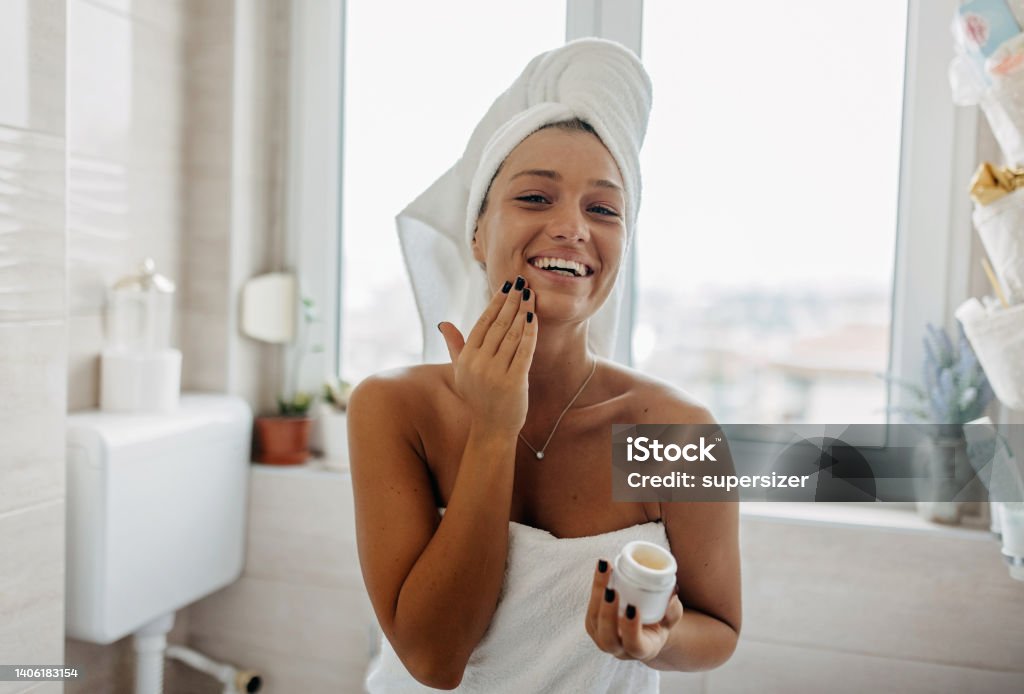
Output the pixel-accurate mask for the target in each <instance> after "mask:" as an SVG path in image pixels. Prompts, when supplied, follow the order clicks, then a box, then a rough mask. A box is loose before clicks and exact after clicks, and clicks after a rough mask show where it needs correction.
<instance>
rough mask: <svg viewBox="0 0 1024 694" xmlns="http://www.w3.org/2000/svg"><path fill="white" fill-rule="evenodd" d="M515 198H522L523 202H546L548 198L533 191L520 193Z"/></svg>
mask: <svg viewBox="0 0 1024 694" xmlns="http://www.w3.org/2000/svg"><path fill="white" fill-rule="evenodd" d="M516 200H522V201H523V202H547V201H548V199H547V198H545V197H544V196H543V195H537V194H536V193H533V194H531V195H520V196H519V197H518V198H516Z"/></svg>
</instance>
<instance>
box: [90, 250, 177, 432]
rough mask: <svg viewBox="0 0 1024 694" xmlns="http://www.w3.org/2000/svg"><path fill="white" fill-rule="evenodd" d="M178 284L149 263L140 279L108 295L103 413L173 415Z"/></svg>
mask: <svg viewBox="0 0 1024 694" xmlns="http://www.w3.org/2000/svg"><path fill="white" fill-rule="evenodd" d="M174 290H175V287H174V283H173V282H172V281H171V280H169V279H167V278H166V277H164V276H163V275H160V274H158V273H157V271H156V264H155V263H154V262H153V259H152V258H146V259H145V260H144V261H143V262H142V264H141V266H140V267H139V270H138V272H137V273H136V274H133V275H129V276H127V277H123V278H121V279H120V280H118V281H117V282H115V283H114V285H113V286H112V287H111V288H110V290H109V291H108V293H107V326H106V327H107V330H106V347H105V348H104V350H103V354H102V357H101V366H100V384H101V385H100V408H101V409H103V410H105V411H108V412H172V411H174V410H175V409H177V407H178V395H179V393H180V390H181V352H180V351H178V350H176V349H173V348H172V347H171V325H172V322H173V320H174Z"/></svg>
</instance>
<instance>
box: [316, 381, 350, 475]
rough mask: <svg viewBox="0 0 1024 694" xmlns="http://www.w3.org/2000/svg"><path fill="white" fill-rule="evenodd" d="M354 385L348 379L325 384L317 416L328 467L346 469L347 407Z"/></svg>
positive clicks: (322, 450) (322, 451)
mask: <svg viewBox="0 0 1024 694" xmlns="http://www.w3.org/2000/svg"><path fill="white" fill-rule="evenodd" d="M351 392H352V385H351V384H350V383H348V381H343V380H337V379H332V380H330V381H328V382H327V383H325V384H324V388H323V393H322V395H321V399H320V405H319V410H318V415H319V416H318V417H317V422H316V424H317V427H318V428H319V434H320V435H319V442H320V452H321V454H323V457H324V465H325V466H326V467H328V468H334V469H344V467H345V464H344V461H345V459H346V453H347V451H348V431H347V426H348V425H347V423H346V421H345V409H346V408H347V407H348V396H349V394H350V393H351Z"/></svg>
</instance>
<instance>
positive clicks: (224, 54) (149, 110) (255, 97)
mask: <svg viewBox="0 0 1024 694" xmlns="http://www.w3.org/2000/svg"><path fill="white" fill-rule="evenodd" d="M290 8H291V4H290V2H288V1H286V0H276V1H275V2H272V3H248V2H244V3H235V2H232V1H230V0H229V1H222V0H217V1H216V2H208V1H206V0H171V1H165V0H68V12H69V20H70V22H69V27H70V28H69V37H68V57H69V60H68V63H69V66H68V71H69V72H68V75H69V80H71V83H70V84H69V88H68V122H69V126H68V132H69V135H68V138H69V161H68V188H69V209H68V228H69V231H68V234H69V239H70V240H69V251H68V266H69V273H70V279H69V283H70V287H69V294H70V299H71V306H70V314H71V315H70V326H71V327H70V336H69V341H68V343H69V344H70V358H69V361H68V368H69V373H68V390H67V392H68V409H69V410H71V411H73V410H78V409H84V408H91V407H95V406H97V404H98V384H99V368H98V355H99V352H100V350H101V348H102V345H103V313H102V311H103V302H104V292H105V287H107V286H108V285H109V284H110V283H111V282H112V281H113V280H114V279H116V278H117V277H119V276H121V275H123V274H125V273H126V272H129V271H131V270H133V269H134V267H135V265H136V264H137V263H138V261H139V260H140V259H141V258H143V257H144V256H146V255H149V256H152V257H153V258H154V259H155V260H156V263H157V267H158V268H159V269H160V271H161V272H163V273H164V274H166V275H168V276H169V277H171V278H172V279H174V280H175V281H176V282H177V285H178V293H177V297H176V317H175V320H176V326H175V327H176V330H175V333H176V334H175V343H176V345H177V346H178V347H179V348H180V349H181V350H182V353H183V361H182V387H183V389H185V390H206V391H216V392H230V393H234V394H237V395H241V396H242V397H244V398H245V399H246V400H247V401H248V402H249V403H250V406H251V407H252V408H253V409H254V410H261V409H266V408H268V407H269V406H271V405H272V403H273V395H274V392H275V388H276V382H277V380H276V379H277V373H278V363H279V359H278V351H279V350H278V348H276V347H271V346H268V345H261V344H257V343H255V342H254V341H251V340H248V339H247V338H245V337H242V336H241V335H240V334H239V333H238V326H237V321H236V316H237V315H238V299H237V297H238V290H239V288H240V287H241V284H242V283H243V282H244V281H245V280H246V279H248V278H249V277H251V276H253V275H256V274H259V273H262V272H267V271H270V270H275V269H279V267H278V265H277V262H278V258H280V257H281V255H282V253H283V251H282V246H283V243H282V241H281V239H282V238H283V234H284V229H283V227H282V225H281V223H280V220H281V217H282V209H281V208H282V206H283V200H284V193H283V184H282V177H283V162H284V158H285V156H286V154H287V149H286V147H285V138H284V135H283V133H284V132H286V125H287V123H286V116H287V109H288V102H287V98H286V93H287V75H288V50H289V43H288V37H289V16H290V15H289V13H290ZM62 429H63V424H61V425H60V427H55V428H54V431H57V430H60V431H62ZM54 440H58V437H54ZM62 453H63V452H62V451H61V457H62ZM61 470H63V467H61ZM189 621H190V620H189V611H188V610H187V609H185V610H181V611H179V612H178V613H177V615H176V622H175V627H174V629H173V630H172V632H171V633H170V634H169V636H168V640H169V641H170V642H172V643H180V644H189V643H191V641H190V636H189ZM67 659H68V662H72V661H73V662H79V663H87V664H88V669H87V673H86V676H85V677H84V678H83V679H81V680H79V681H78V682H75V683H72V684H69V685H68V687H67V691H69V692H95V691H104V692H122V691H131V688H132V667H133V653H132V645H131V638H130V637H126V638H123V639H121V640H120V641H118V642H115V643H113V644H110V645H107V646H100V645H96V644H90V643H86V642H82V641H77V640H75V639H68V640H67ZM191 674H193V673H191V672H190V671H189V669H188V668H187V667H185V666H182V665H180V664H177V663H169V664H168V666H167V672H166V678H165V680H166V683H167V686H168V687H169V688H173V687H184V689H181V691H192V689H190V688H189V685H187V681H188V680H187V678H188V677H189V676H190V675H191ZM181 683H186V684H181Z"/></svg>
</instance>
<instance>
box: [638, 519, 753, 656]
mask: <svg viewBox="0 0 1024 694" xmlns="http://www.w3.org/2000/svg"><path fill="white" fill-rule="evenodd" d="M661 509H662V521H663V522H664V523H665V530H666V532H667V534H668V541H669V545H670V546H671V548H672V555H673V556H674V557H675V558H676V562H677V563H678V566H679V572H678V574H677V576H678V583H679V593H678V594H679V599H680V600H681V601H682V603H683V606H684V610H683V616H682V618H681V619H680V620H679V621H678V622H676V624H675V625H674V626H673V627H672V629H671V631H670V632H669V637H668V640H667V641H666V642H665V645H664V647H663V648H662V649H661V652H660V653H658V655H657V656H655V657H654V658H653V659H651V660H648V661H647V664H648V665H650V666H651V667H653V668H656V669H658V670H683V671H695V670H710V669H711V668H715V667H718V666H719V665H721V664H722V663H724V662H725V661H726V660H728V659H729V657H730V656H731V655H732V653H733V651H734V650H735V649H736V642H737V639H738V638H739V633H740V623H741V614H742V609H741V602H740V601H741V597H740V556H739V505H738V504H737V502H734V501H694V502H674V503H663V504H662V505H661Z"/></svg>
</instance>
